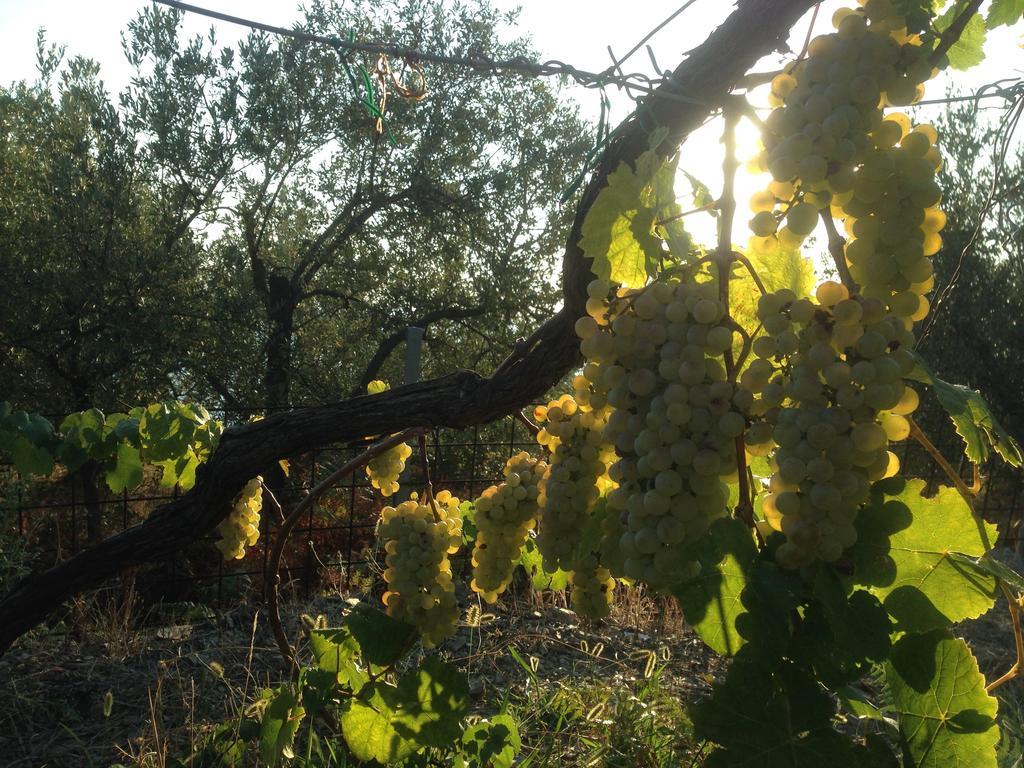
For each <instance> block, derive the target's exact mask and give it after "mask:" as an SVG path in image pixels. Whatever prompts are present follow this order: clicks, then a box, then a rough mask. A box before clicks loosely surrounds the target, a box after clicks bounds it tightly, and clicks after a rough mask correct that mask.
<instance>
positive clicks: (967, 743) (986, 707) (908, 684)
mask: <svg viewBox="0 0 1024 768" xmlns="http://www.w3.org/2000/svg"><path fill="white" fill-rule="evenodd" d="M885 679H886V683H887V684H888V687H889V692H890V696H891V699H892V707H893V709H894V710H895V711H896V713H897V715H898V719H899V726H900V734H901V736H902V741H903V746H904V751H905V753H906V758H907V765H909V766H912V767H913V768H996V765H997V760H996V744H997V743H998V741H999V729H998V727H997V726H996V723H995V715H996V700H995V699H994V698H993V697H991V696H989V695H988V694H987V693H986V692H985V678H984V676H983V675H982V674H981V672H979V671H978V662H977V660H976V659H975V658H974V656H973V655H972V654H971V651H970V648H968V647H967V643H965V642H964V641H963V640H960V639H958V638H955V637H953V636H952V635H950V634H949V633H948V632H945V631H941V630H940V631H934V632H929V633H927V634H924V635H907V636H905V637H904V638H902V639H901V640H900V641H899V642H898V643H896V645H895V646H894V647H893V653H892V657H891V658H890V660H889V661H888V662H887V663H886V665H885Z"/></svg>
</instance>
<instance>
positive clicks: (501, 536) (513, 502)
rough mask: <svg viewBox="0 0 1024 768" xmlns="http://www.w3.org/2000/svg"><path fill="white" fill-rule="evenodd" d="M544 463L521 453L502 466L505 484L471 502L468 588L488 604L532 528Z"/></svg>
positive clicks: (502, 584) (512, 567)
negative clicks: (470, 576) (473, 534)
mask: <svg viewBox="0 0 1024 768" xmlns="http://www.w3.org/2000/svg"><path fill="white" fill-rule="evenodd" d="M547 472H548V465H547V463H546V462H545V461H543V460H540V459H534V458H532V457H531V456H530V455H529V454H528V453H526V452H521V453H518V454H516V455H515V456H513V457H512V458H510V459H509V460H508V462H506V464H505V480H504V482H502V483H500V484H498V485H492V486H491V487H490V488H488V489H487V490H485V491H484V492H483V493H482V494H481V495H480V498H478V499H477V500H476V502H475V507H476V527H477V535H476V542H475V544H474V547H473V557H472V562H473V580H472V582H471V583H470V587H471V588H472V589H473V591H474V592H476V593H478V594H479V595H480V596H481V597H482V598H483V599H484V600H486V601H487V602H488V603H493V602H495V601H496V600H497V599H498V595H500V594H501V593H502V592H504V591H505V589H506V588H507V587H508V585H509V583H510V582H511V581H512V572H513V571H514V570H515V566H516V562H517V561H518V560H519V557H520V555H521V553H522V549H523V545H524V544H526V539H527V538H528V537H529V535H530V531H531V530H533V527H534V525H535V524H536V517H537V509H538V506H537V500H538V498H539V496H540V483H541V480H542V479H543V477H544V475H545V474H547Z"/></svg>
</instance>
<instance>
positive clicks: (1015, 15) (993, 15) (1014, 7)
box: [985, 0, 1024, 29]
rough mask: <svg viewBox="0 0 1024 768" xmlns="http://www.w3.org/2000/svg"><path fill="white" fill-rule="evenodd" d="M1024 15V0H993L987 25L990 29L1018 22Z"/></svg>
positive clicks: (986, 20)
mask: <svg viewBox="0 0 1024 768" xmlns="http://www.w3.org/2000/svg"><path fill="white" fill-rule="evenodd" d="M1022 17H1024V0H992V4H991V5H990V6H989V8H988V18H986V19H985V26H986V27H988V28H989V29H995V28H996V27H1002V26H1010V25H1011V24H1016V23H1017V22H1018V21H1020V20H1021V18H1022Z"/></svg>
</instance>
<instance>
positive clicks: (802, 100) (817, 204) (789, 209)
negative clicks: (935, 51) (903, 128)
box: [750, 0, 934, 251]
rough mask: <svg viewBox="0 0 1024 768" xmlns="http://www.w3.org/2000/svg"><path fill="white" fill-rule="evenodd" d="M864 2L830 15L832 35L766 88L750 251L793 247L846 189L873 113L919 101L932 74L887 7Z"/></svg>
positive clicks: (878, 119) (873, 123) (923, 53)
mask: <svg viewBox="0 0 1024 768" xmlns="http://www.w3.org/2000/svg"><path fill="white" fill-rule="evenodd" d="M863 5H864V7H863V8H861V9H856V10H855V9H851V8H840V9H839V10H838V11H836V13H835V15H834V16H833V20H832V21H833V25H834V26H835V28H836V32H834V33H832V34H828V35H821V36H819V37H816V38H814V39H813V40H811V42H810V44H809V46H808V51H807V54H808V55H807V57H806V58H805V59H802V60H801V61H799V62H797V63H796V64H794V65H793V66H792V67H791V68H790V70H789V71H787V72H784V73H782V74H780V75H778V76H776V77H775V79H774V80H773V81H772V85H771V95H770V97H769V99H770V103H771V105H772V106H773V107H775V109H774V111H773V112H772V113H771V114H770V115H769V116H768V118H767V119H766V121H765V127H766V130H765V132H764V135H763V137H762V140H763V143H764V146H765V150H764V152H763V153H762V155H761V156H760V157H759V158H758V167H759V169H760V170H764V171H768V172H770V173H771V175H772V177H773V178H774V179H775V181H774V182H773V183H772V184H771V185H770V186H769V188H768V189H767V190H766V191H764V192H760V193H758V194H756V195H755V196H754V198H753V199H752V200H751V208H752V209H753V211H754V218H753V219H752V220H751V222H750V225H751V231H752V232H753V235H754V237H753V239H752V242H751V246H752V247H753V248H754V249H756V250H760V251H766V250H770V249H772V248H774V246H775V245H776V244H781V245H782V246H784V247H787V248H797V247H799V246H800V244H801V243H802V242H803V240H804V238H806V237H807V235H809V234H810V233H811V232H812V231H813V229H814V227H815V225H816V223H817V216H818V211H819V210H820V209H823V208H826V207H827V206H828V204H829V203H830V202H831V197H832V196H833V195H848V194H849V193H851V192H852V191H853V190H854V188H855V186H856V184H857V182H858V176H857V174H855V172H854V171H855V168H856V167H857V166H858V165H860V164H862V163H864V162H865V161H866V160H867V159H868V157H869V156H871V155H872V154H873V153H874V149H875V144H874V143H873V138H874V137H873V134H874V133H876V132H877V131H878V129H879V128H880V126H881V123H882V107H884V106H886V105H890V106H901V105H907V104H912V103H914V102H916V101H918V100H920V98H921V97H922V96H923V94H924V85H923V84H924V82H925V81H926V80H928V79H929V78H930V77H931V76H932V74H933V71H934V70H933V68H932V65H931V63H930V62H929V60H928V54H929V51H928V50H927V49H926V48H925V47H923V46H921V44H920V42H921V41H920V39H918V38H917V37H916V36H912V35H908V34H907V31H906V22H905V20H904V18H903V17H902V16H900V15H899V14H898V13H897V11H896V9H895V7H894V5H893V3H892V2H891V0H867V1H866V2H865V3H864V4H863ZM887 130H888V129H887ZM783 219H784V221H783ZM780 224H781V227H780Z"/></svg>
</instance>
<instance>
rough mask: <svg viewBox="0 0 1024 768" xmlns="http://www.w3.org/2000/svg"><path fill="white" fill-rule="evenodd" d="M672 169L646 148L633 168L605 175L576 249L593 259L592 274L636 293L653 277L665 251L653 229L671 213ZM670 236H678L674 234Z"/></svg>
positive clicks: (622, 168)
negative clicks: (604, 183) (634, 290)
mask: <svg viewBox="0 0 1024 768" xmlns="http://www.w3.org/2000/svg"><path fill="white" fill-rule="evenodd" d="M652 143H653V141H652ZM674 168H675V165H674V162H666V160H665V159H664V158H663V157H662V156H661V155H659V154H658V153H657V152H656V151H655V150H654V149H649V150H648V151H646V152H644V153H643V154H642V155H641V156H640V157H639V158H637V161H636V168H635V169H633V168H630V167H629V165H627V164H626V163H620V164H619V167H618V168H617V169H615V170H614V171H612V172H611V173H610V174H608V180H607V181H608V184H607V186H605V187H604V188H603V189H602V190H601V191H600V192H599V193H598V195H597V198H596V199H595V200H594V204H593V205H592V206H591V208H590V212H589V213H588V214H587V217H586V219H584V221H583V227H582V231H581V237H580V248H581V249H582V250H583V253H584V254H585V255H586V256H588V257H589V258H591V259H593V264H592V265H591V269H593V271H594V274H595V275H597V276H598V277H602V278H605V279H608V280H612V281H614V282H617V283H621V284H623V285H625V286H629V287H632V288H639V287H641V286H643V285H644V284H645V283H646V282H647V278H648V277H653V276H654V275H655V274H657V272H658V268H659V266H660V262H661V259H662V258H663V257H664V256H665V252H664V250H663V249H662V245H661V242H662V241H661V238H659V237H658V235H657V233H656V232H655V225H656V223H657V222H658V221H660V220H661V219H662V218H665V217H668V216H670V215H671V214H672V206H673V204H674V203H675V197H674V194H669V192H667V190H668V191H670V190H671V181H672V178H673V177H674V175H675V173H674ZM666 169H668V170H666ZM672 234H673V236H674V237H677V236H678V233H677V232H675V231H674V230H673V232H672ZM677 247H679V248H683V247H684V246H683V245H682V244H678V245H677ZM677 255H681V254H677Z"/></svg>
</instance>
